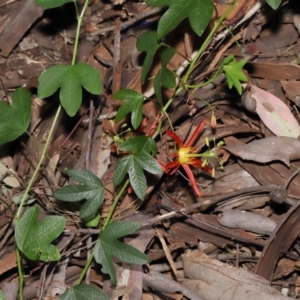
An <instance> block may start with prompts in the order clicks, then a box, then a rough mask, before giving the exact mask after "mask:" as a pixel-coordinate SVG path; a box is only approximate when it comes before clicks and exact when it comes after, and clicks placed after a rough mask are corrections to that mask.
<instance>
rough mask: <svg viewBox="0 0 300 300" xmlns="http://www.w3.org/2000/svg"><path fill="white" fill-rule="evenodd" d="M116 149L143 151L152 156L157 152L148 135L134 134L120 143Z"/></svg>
mask: <svg viewBox="0 0 300 300" xmlns="http://www.w3.org/2000/svg"><path fill="white" fill-rule="evenodd" d="M118 150H120V151H123V152H130V153H136V152H145V153H148V154H150V155H152V156H155V155H156V153H157V146H156V143H155V141H154V140H153V138H151V137H149V136H144V135H143V136H134V137H132V138H130V139H128V140H126V141H125V142H124V143H122V144H121V145H120V146H119V147H118Z"/></svg>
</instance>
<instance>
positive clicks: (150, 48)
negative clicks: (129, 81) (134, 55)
mask: <svg viewBox="0 0 300 300" xmlns="http://www.w3.org/2000/svg"><path fill="white" fill-rule="evenodd" d="M160 46H161V44H159V43H158V39H157V34H156V32H155V31H147V32H144V33H142V34H141V35H139V37H138V38H137V42H136V48H137V49H138V50H139V51H142V52H146V57H145V60H144V64H143V68H142V78H141V79H142V83H143V84H144V83H145V80H146V76H147V74H148V72H149V70H150V68H151V65H152V62H153V57H154V55H155V52H156V51H157V49H158V48H159V47H160Z"/></svg>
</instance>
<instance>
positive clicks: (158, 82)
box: [153, 67, 176, 105]
mask: <svg viewBox="0 0 300 300" xmlns="http://www.w3.org/2000/svg"><path fill="white" fill-rule="evenodd" d="M153 87H154V92H155V95H156V100H157V102H158V103H159V104H160V105H163V103H162V93H161V89H162V87H165V88H175V87H176V77H175V74H174V73H173V72H172V71H170V70H169V69H167V68H166V67H162V68H161V69H160V70H159V71H158V72H157V74H156V76H155V78H154V84H153Z"/></svg>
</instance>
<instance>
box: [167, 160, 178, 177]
mask: <svg viewBox="0 0 300 300" xmlns="http://www.w3.org/2000/svg"><path fill="white" fill-rule="evenodd" d="M179 167H180V163H179V161H178V160H175V161H173V162H171V163H168V164H167V168H168V169H169V170H172V169H174V170H173V171H172V172H171V173H170V175H173V174H175V173H176V171H177V170H178V169H179Z"/></svg>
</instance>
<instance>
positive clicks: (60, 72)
mask: <svg viewBox="0 0 300 300" xmlns="http://www.w3.org/2000/svg"><path fill="white" fill-rule="evenodd" d="M81 86H82V87H83V88H85V89H86V90H87V91H88V92H90V93H91V94H94V95H100V94H101V91H102V84H101V82H100V73H99V71H98V70H96V69H95V68H93V67H92V66H90V65H87V64H85V63H78V64H76V65H68V66H66V65H55V66H52V67H51V68H49V69H47V70H46V71H44V72H43V73H42V75H41V76H40V77H39V87H38V96H39V97H40V98H46V97H49V96H51V95H53V94H54V93H55V92H56V91H57V90H58V89H59V88H60V93H59V98H60V102H61V105H62V106H63V108H64V109H65V110H66V112H67V114H68V115H69V116H71V117H73V116H74V115H75V114H76V113H77V111H78V109H79V107H80V105H81V102H82V88H81Z"/></svg>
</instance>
